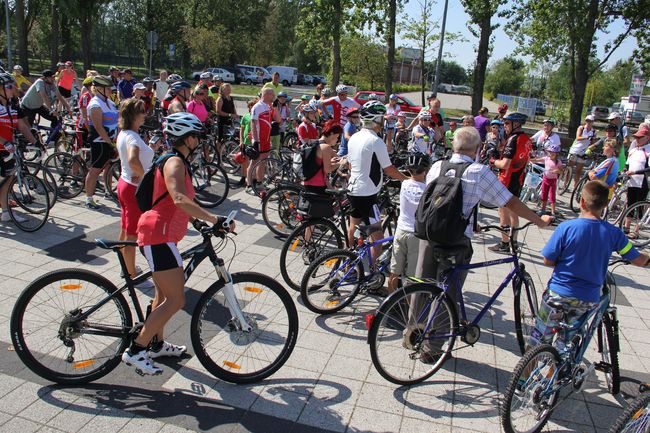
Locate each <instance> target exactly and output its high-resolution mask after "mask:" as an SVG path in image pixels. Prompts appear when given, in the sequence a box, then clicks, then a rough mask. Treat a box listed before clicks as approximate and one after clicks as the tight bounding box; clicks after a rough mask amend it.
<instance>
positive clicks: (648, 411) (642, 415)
mask: <svg viewBox="0 0 650 433" xmlns="http://www.w3.org/2000/svg"><path fill="white" fill-rule="evenodd" d="M648 391H650V383H646V384H641V385H640V386H639V396H638V397H637V398H635V399H634V400H632V402H631V403H630V404H629V405H628V407H627V408H626V409H625V410H624V411H623V413H622V414H621V415H620V416H619V417H618V418H616V421H614V424H613V425H612V427H611V428H610V429H609V433H648V432H650V392H648Z"/></svg>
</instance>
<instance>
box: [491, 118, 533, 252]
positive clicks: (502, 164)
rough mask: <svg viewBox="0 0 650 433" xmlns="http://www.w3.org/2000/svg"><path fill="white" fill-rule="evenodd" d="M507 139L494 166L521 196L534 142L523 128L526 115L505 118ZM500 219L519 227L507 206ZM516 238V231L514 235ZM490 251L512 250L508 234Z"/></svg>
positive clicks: (514, 215)
mask: <svg viewBox="0 0 650 433" xmlns="http://www.w3.org/2000/svg"><path fill="white" fill-rule="evenodd" d="M504 120H505V129H506V137H507V141H506V144H505V146H504V148H503V152H502V153H501V158H500V159H498V160H496V161H494V167H496V168H498V169H499V170H500V172H499V180H500V181H501V183H502V184H503V185H504V186H505V187H506V188H508V191H510V192H511V193H512V195H514V196H515V197H519V193H520V192H521V186H522V185H523V182H524V176H525V174H526V170H525V168H526V165H527V164H528V159H529V157H530V150H531V148H532V143H531V142H530V138H529V137H528V135H526V134H525V133H524V131H523V129H522V128H521V127H522V126H523V125H524V124H525V123H526V115H525V114H521V113H510V114H508V115H507V116H506V117H505V118H504ZM499 220H500V221H501V225H502V226H510V227H514V228H517V227H519V218H518V217H517V215H516V214H515V213H514V212H512V211H511V210H510V209H508V208H507V207H500V208H499ZM514 237H515V239H516V237H517V236H516V232H515V235H514ZM488 249H489V250H490V251H494V252H499V253H507V252H508V251H510V245H509V244H508V235H507V234H505V233H502V234H501V243H497V244H495V245H493V246H491V247H488Z"/></svg>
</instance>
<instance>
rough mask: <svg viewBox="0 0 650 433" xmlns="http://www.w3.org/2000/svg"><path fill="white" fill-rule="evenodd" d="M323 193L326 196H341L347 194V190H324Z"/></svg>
mask: <svg viewBox="0 0 650 433" xmlns="http://www.w3.org/2000/svg"><path fill="white" fill-rule="evenodd" d="M325 192H326V193H327V194H334V195H343V194H347V193H348V190H347V189H326V190H325Z"/></svg>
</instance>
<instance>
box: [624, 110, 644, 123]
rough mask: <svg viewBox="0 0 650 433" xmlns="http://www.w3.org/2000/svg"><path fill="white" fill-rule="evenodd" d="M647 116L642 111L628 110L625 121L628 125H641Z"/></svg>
mask: <svg viewBox="0 0 650 433" xmlns="http://www.w3.org/2000/svg"><path fill="white" fill-rule="evenodd" d="M644 120H645V118H644V116H643V113H642V112H640V111H632V110H627V111H626V112H625V123H626V124H628V125H636V126H639V125H640V124H642V123H643V122H644Z"/></svg>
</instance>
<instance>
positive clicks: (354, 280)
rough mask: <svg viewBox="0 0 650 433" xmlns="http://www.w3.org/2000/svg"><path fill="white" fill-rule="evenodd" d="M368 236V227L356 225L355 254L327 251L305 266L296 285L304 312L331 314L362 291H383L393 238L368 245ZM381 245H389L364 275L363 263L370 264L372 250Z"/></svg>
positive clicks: (350, 251) (343, 251)
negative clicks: (305, 309) (298, 287)
mask: <svg viewBox="0 0 650 433" xmlns="http://www.w3.org/2000/svg"><path fill="white" fill-rule="evenodd" d="M378 230H379V231H381V228H379V229H378ZM371 234H372V228H371V227H369V226H364V225H359V226H357V230H356V232H355V235H354V237H355V238H357V239H358V245H357V248H356V249H355V250H345V249H336V250H330V251H328V252H326V253H325V254H323V255H321V256H319V257H317V258H316V260H314V261H313V262H312V263H311V264H310V265H309V267H308V268H307V270H306V271H305V274H304V275H303V277H302V283H301V284H300V297H301V299H302V302H303V303H304V304H305V306H306V307H307V308H309V309H310V310H311V311H313V312H314V313H318V314H331V313H335V312H337V311H340V310H342V309H343V308H345V307H346V306H347V305H349V304H350V303H351V302H352V301H353V300H354V298H355V297H356V296H357V295H358V294H359V292H361V291H362V290H364V291H365V292H367V293H372V292H373V291H376V290H378V289H380V288H381V287H383V285H384V283H385V282H386V277H387V276H388V268H389V266H390V260H391V255H392V242H393V236H388V237H386V238H384V239H380V240H378V241H375V242H371V241H368V240H367V239H368V238H369V236H370V235H371ZM384 244H390V245H389V247H388V248H387V249H385V251H384V252H383V253H382V254H381V255H380V256H379V258H378V259H377V263H376V264H374V265H370V266H369V272H368V274H366V272H365V271H364V263H369V264H371V263H373V259H372V248H373V247H375V246H378V245H384Z"/></svg>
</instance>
